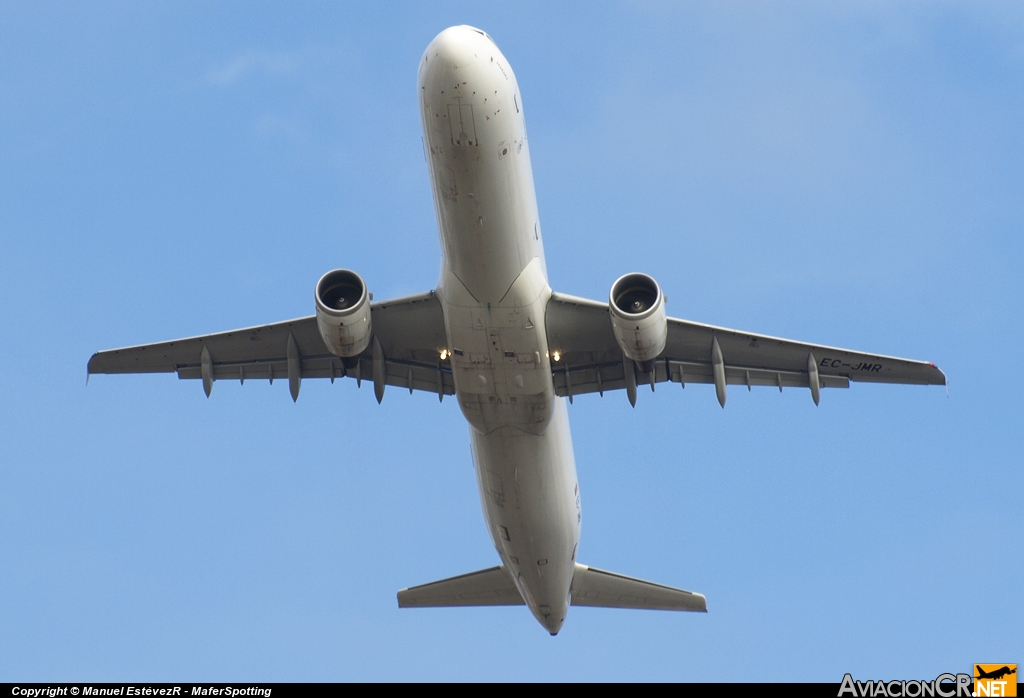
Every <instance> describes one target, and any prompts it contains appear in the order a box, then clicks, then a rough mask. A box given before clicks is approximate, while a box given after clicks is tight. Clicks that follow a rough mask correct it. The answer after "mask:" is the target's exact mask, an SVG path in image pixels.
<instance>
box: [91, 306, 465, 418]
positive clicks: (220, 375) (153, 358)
mask: <svg viewBox="0 0 1024 698" xmlns="http://www.w3.org/2000/svg"><path fill="white" fill-rule="evenodd" d="M370 308H371V324H372V328H373V335H374V337H375V338H376V340H377V342H379V344H380V347H381V354H382V361H383V365H384V369H385V370H384V382H385V384H386V385H394V386H399V387H402V388H407V389H409V391H410V392H412V391H413V390H425V391H430V392H433V393H437V394H438V395H439V396H442V397H443V396H444V395H453V394H454V393H455V384H454V382H453V381H452V375H451V366H450V364H449V363H448V362H446V361H445V362H442V361H440V353H439V351H440V349H442V348H444V347H445V346H446V345H447V340H446V335H445V328H444V314H443V312H442V310H441V304H440V302H439V301H438V300H437V298H436V297H435V296H434V293H433V292H430V293H424V294H420V295H417V296H408V297H406V298H398V299H395V300H392V301H384V302H381V303H373V304H371V306H370ZM372 346H373V343H372V342H371V346H370V347H368V348H367V350H366V351H365V352H364V353H363V355H361V356H359V357H353V358H352V359H342V358H340V357H338V356H335V355H334V354H332V353H331V352H330V351H329V350H328V349H327V346H326V345H325V344H324V341H323V339H322V338H321V337H320V331H319V329H318V328H317V324H316V316H312V315H311V316H309V317H304V318H298V319H295V320H286V321H285V322H278V323H274V324H272V325H261V326H258V327H247V328H244V329H240V330H232V331H230V332H220V333H217V334H209V335H203V336H199V337H189V338H187V339H176V340H173V341H170V342H160V343H157V344H144V345H140V346H136V347H127V348H124V349H111V350H109V351H101V352H98V353H96V354H93V356H92V358H91V359H89V366H88V372H89V374H90V375H91V374H93V373H177V374H178V378H201V379H204V384H205V383H207V381H206V379H205V377H204V375H203V373H204V370H206V371H207V372H208V374H209V384H212V382H213V381H216V380H224V379H232V380H239V381H242V382H243V383H244V382H245V380H246V379H263V380H267V379H269V380H270V381H271V382H273V380H274V379H275V378H278V379H281V380H285V379H288V380H289V382H290V383H291V386H292V397H293V398H296V397H298V382H299V380H301V379H302V378H330V379H331V380H332V381H333V380H334V379H335V378H342V377H345V376H349V377H353V378H356V379H357V380H362V379H363V378H365V379H367V380H372V376H373V351H372ZM204 363H206V366H205V367H204Z"/></svg>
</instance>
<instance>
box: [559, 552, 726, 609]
mask: <svg viewBox="0 0 1024 698" xmlns="http://www.w3.org/2000/svg"><path fill="white" fill-rule="evenodd" d="M572 605H573V606H601V607H604V608H647V609H651V610H654V611H700V612H702V613H707V611H708V604H707V599H705V598H704V595H703V594H696V593H694V592H692V591H683V590H682V589H674V588H672V587H667V586H662V585H661V584H655V583H653V582H645V581H644V580H642V579H634V578H633V577H626V576H623V575H621V574H615V573H614V572H606V571H604V570H599V569H595V568H593V567H587V566H586V565H581V564H579V563H577V564H576V571H575V572H574V573H573V576H572Z"/></svg>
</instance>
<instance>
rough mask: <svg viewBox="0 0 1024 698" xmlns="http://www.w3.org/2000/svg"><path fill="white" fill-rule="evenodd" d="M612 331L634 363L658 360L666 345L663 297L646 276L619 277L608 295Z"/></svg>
mask: <svg viewBox="0 0 1024 698" xmlns="http://www.w3.org/2000/svg"><path fill="white" fill-rule="evenodd" d="M608 308H609V310H610V311H611V317H612V331H613V332H614V333H615V339H616V341H618V343H619V346H620V347H621V348H622V351H623V353H624V354H625V355H626V356H628V357H629V358H631V359H633V361H637V362H643V361H650V360H652V359H656V358H658V356H659V355H660V354H661V352H663V351H665V343H666V342H667V341H668V319H667V318H666V317H665V296H664V295H663V294H662V293H661V287H660V286H658V282H657V281H655V280H654V279H652V278H651V277H649V276H647V274H640V273H632V274H626V275H625V276H621V277H619V279H618V281H616V282H615V283H614V284H612V290H611V293H609V295H608Z"/></svg>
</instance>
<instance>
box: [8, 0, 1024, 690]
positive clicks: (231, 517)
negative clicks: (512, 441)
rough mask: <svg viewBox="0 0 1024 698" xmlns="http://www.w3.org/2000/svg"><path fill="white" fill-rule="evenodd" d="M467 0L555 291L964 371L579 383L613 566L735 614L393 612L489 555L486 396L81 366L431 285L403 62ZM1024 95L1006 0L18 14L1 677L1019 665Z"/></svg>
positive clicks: (894, 674)
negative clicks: (481, 412)
mask: <svg viewBox="0 0 1024 698" xmlns="http://www.w3.org/2000/svg"><path fill="white" fill-rule="evenodd" d="M461 23H469V24H473V25H476V26H479V27H481V28H483V29H485V30H486V31H487V32H488V33H490V34H491V35H492V36H493V37H494V39H495V40H496V41H497V43H498V45H499V46H501V48H502V50H503V52H504V53H505V54H506V56H507V57H508V59H509V60H510V62H511V63H512V66H513V68H514V69H515V71H516V74H517V77H518V79H519V83H520V86H521V89H522V93H523V99H524V107H525V112H526V117H527V126H528V129H529V135H530V141H531V154H532V157H533V163H534V167H535V179H536V183H537V194H538V199H539V204H540V211H541V221H542V225H543V227H544V231H545V241H546V252H547V261H548V269H549V272H550V276H551V283H552V286H553V287H554V288H555V289H556V290H559V291H563V292H567V293H572V294H576V295H582V296H587V297H591V298H597V299H601V298H604V297H606V294H607V292H608V287H609V286H610V285H611V283H612V281H614V279H615V278H617V277H618V276H619V275H621V274H622V273H625V272H627V271H633V270H639V271H644V272H647V273H649V274H652V275H653V276H654V277H655V278H657V279H658V280H659V282H660V283H661V285H662V287H663V288H664V289H665V292H666V293H667V295H668V297H669V299H670V302H669V306H668V309H669V313H670V314H671V315H674V316H677V317H683V318H688V319H692V320H696V321H701V322H709V323H714V324H719V325H725V326H730V327H737V328H743V329H746V330H749V331H754V332H763V333H767V334H773V335H778V336H784V337H791V338H794V339H801V340H806V341H814V342H820V343H826V344H832V345H837V346H845V347H850V348H854V349H859V350H865V351H873V352H878V353H885V354H894V355H899V356H907V357H911V358H917V359H924V360H930V361H934V362H935V363H936V364H938V365H939V366H940V367H941V368H942V369H943V370H944V371H945V372H946V374H947V376H948V378H949V390H948V397H947V394H946V391H944V390H943V389H941V388H919V387H900V386H870V385H855V386H854V387H853V388H851V389H850V390H844V391H840V390H828V391H824V393H823V395H822V401H821V406H820V407H818V408H815V407H814V405H813V403H812V402H811V399H810V397H809V395H808V394H807V393H806V392H805V391H799V390H794V391H787V392H786V393H785V394H782V395H780V394H779V393H778V392H776V391H772V390H759V391H754V392H751V393H748V392H747V391H744V390H737V389H736V388H733V389H732V390H731V392H730V397H729V402H728V406H727V408H726V409H725V410H722V409H720V408H719V407H718V404H717V402H716V400H715V397H714V391H713V388H711V387H710V386H689V387H687V388H686V389H685V391H683V390H679V388H678V386H671V387H670V386H664V387H659V389H658V391H657V392H656V393H655V394H653V395H652V394H650V393H649V392H643V391H642V392H641V394H640V396H639V400H638V404H637V407H636V409H635V410H631V409H630V408H629V405H628V403H627V401H626V399H625V396H624V395H619V394H610V395H608V396H606V397H605V398H604V399H601V398H599V397H597V396H596V395H595V396H585V397H583V398H580V399H578V400H576V402H575V404H574V405H573V406H572V407H571V408H570V420H571V423H572V428H573V436H574V444H575V450H576V458H577V467H578V470H579V477H580V488H581V493H582V499H583V538H582V542H581V546H580V553H579V556H580V559H581V561H583V562H585V563H587V564H590V565H593V566H597V567H603V568H606V569H611V570H615V571H618V572H622V573H625V574H630V575H635V576H640V577H644V578H648V579H652V580H655V581H659V582H662V583H665V584H671V585H676V586H681V587H683V588H687V589H693V590H697V591H700V592H703V593H704V594H706V595H707V598H708V607H709V613H708V614H707V615H706V616H705V615H686V614H671V613H645V612H632V611H616V610H604V609H588V608H576V609H572V610H571V611H570V615H569V617H568V619H567V621H566V625H565V627H564V629H563V630H562V632H561V633H560V634H559V636H558V637H557V638H551V637H549V636H548V635H547V633H546V632H544V630H543V629H542V628H541V627H540V626H539V625H538V624H537V623H536V621H535V620H534V619H533V618H532V617H531V616H530V614H529V613H528V612H527V611H526V610H525V609H522V608H499V609H456V610H403V611H399V609H398V608H397V605H396V602H395V591H396V590H397V589H399V588H401V587H405V586H410V585H413V584H418V583H423V582H426V581H430V580H434V579H438V578H441V577H446V576H450V575H455V574H460V573H463V572H467V571H471V570H474V569H479V568H482V567H487V566H490V565H493V564H495V563H496V561H497V556H496V555H495V553H494V551H493V549H492V547H491V545H490V543H489V540H488V538H487V534H486V531H485V528H484V525H483V521H482V516H481V513H480V507H479V502H478V499H477V493H476V484H475V481H474V477H473V472H472V469H471V465H470V454H469V446H468V435H467V427H466V425H465V423H464V421H463V420H462V418H461V415H460V414H459V412H458V408H457V406H456V405H455V402H454V401H450V400H449V401H445V403H444V404H442V405H438V404H437V400H436V398H435V397H433V396H431V395H419V394H418V395H414V396H411V397H410V396H409V395H408V394H401V392H400V391H394V390H392V391H389V392H388V394H387V395H386V397H385V400H384V403H383V405H381V406H378V405H377V404H376V403H375V401H374V399H373V396H372V391H369V390H367V389H366V388H365V386H364V389H362V390H357V389H356V387H355V385H352V384H350V383H348V382H340V383H338V384H335V385H333V386H332V385H331V384H330V383H328V382H316V381H312V380H310V381H306V382H305V383H304V384H303V387H302V395H301V397H300V399H299V401H298V403H297V404H292V401H291V399H290V398H289V396H288V391H287V385H286V384H284V383H282V382H277V383H275V384H274V385H273V386H269V385H267V384H266V383H259V382H249V383H247V384H246V385H245V386H239V385H237V384H232V383H218V384H217V385H216V386H215V389H214V392H213V396H212V398H211V399H209V400H207V399H206V398H205V397H204V396H203V393H202V387H201V385H200V384H199V382H198V381H195V382H194V381H179V380H177V379H176V378H174V377H173V376H171V375H159V376H124V377H111V376H97V377H94V378H93V379H92V380H91V381H90V384H89V385H88V387H87V386H86V383H85V364H86V361H87V359H88V358H89V356H90V355H91V354H92V353H93V352H94V351H97V350H99V349H105V348H112V347H116V346H124V345H129V344H137V343H143V342H151V341H160V340H164V339H171V338H175V337H180V336H188V335H194V334H200V333H207V332H215V331H220V330H226V329H231V328H235V327H242V326H247V325H254V324H260V323H265V322H272V321H277V320H282V319H286V318H291V317H296V316H301V315H307V314H310V313H311V312H312V310H313V299H312V296H313V285H314V283H315V282H316V279H317V278H318V277H319V275H320V274H322V273H323V272H324V271H326V270H328V269H331V268H335V267H342V266H343V267H348V268H352V269H356V270H358V271H359V273H360V274H362V275H363V277H364V278H365V279H366V280H367V282H368V284H369V286H370V289H371V290H372V291H373V292H374V294H375V296H376V297H377V298H379V299H380V298H386V297H389V296H396V295H403V294H406V293H414V292H419V291H423V290H427V289H429V288H432V287H433V286H434V284H435V283H436V279H437V273H438V267H439V249H438V243H437V234H436V229H435V218H434V214H433V208H432V202H431V199H430V190H429V186H428V181H427V173H426V166H425V164H424V162H423V155H422V149H421V145H420V131H419V122H418V115H417V110H416V102H415V99H416V98H415V76H416V68H417V64H418V61H419V58H420V56H421V54H422V51H423V49H424V48H425V47H426V45H427V43H428V42H429V41H430V39H431V38H433V36H434V35H435V34H437V33H438V32H439V31H441V30H442V29H443V28H445V27H446V26H449V25H452V24H461ZM1022 88H1024V11H1022V10H1021V7H1020V6H1019V5H1017V4H1014V3H971V4H970V5H967V4H958V3H857V4H849V5H843V6H839V7H834V6H832V4H826V3H749V4H747V3H732V4H711V3H700V4H697V3H687V4H682V3H600V4H595V3H586V4H563V5H556V6H552V5H551V4H550V3H514V4H511V3H510V4H503V3H494V4H489V5H479V4H471V3H440V4H438V3H418V2H417V3H405V4H389V5H388V6H387V7H386V8H385V7H380V8H379V7H378V6H377V4H372V3H371V4H367V3H361V4H358V5H356V4H353V5H345V4H341V3H322V4H302V5H298V6H297V5H296V4H295V3H262V4H252V3H228V2H224V3H216V4H210V3H190V4H182V3H142V4H140V3H123V4H120V3H88V4H69V3H56V4H53V3H44V2H31V3H28V2H24V3H23V2H16V3H10V2H8V3H4V4H2V5H0V134H2V135H0V323H2V324H0V326H2V327H3V333H2V336H3V338H4V341H3V342H0V365H2V366H4V367H5V371H4V381H3V387H2V388H0V502H2V505H0V628H2V629H3V630H2V632H0V680H4V681H12V680H19V681H25V680H37V681H43V680H72V679H78V680H209V681H213V680H233V681H237V680H243V679H244V680H266V681H269V680H352V679H369V680H382V679H394V680H406V679H427V680H430V679H455V680H458V679H476V680H481V679H483V680H487V679H505V680H518V679H533V680H648V679H649V680H703V681H717V680H721V679H736V680H747V681H751V680H755V681H756V680H796V681H802V680H814V681H839V680H840V679H841V678H842V675H843V673H845V672H852V673H853V674H854V675H855V676H856V677H857V678H864V679H866V678H886V679H888V678H908V679H910V678H933V677H934V676H935V675H937V674H938V673H940V672H944V671H966V670H968V669H969V667H970V664H972V663H974V662H1024V641H1022V639H1021V637H1022V636H1021V634H1020V630H1019V629H1020V627H1021V626H1022V625H1024V611H1022V601H1021V593H1020V590H1021V589H1022V588H1024V557H1022V550H1024V545H1022V544H1024V517H1022V514H1021V509H1020V506H1019V501H1020V493H1021V490H1022V484H1024V474H1022V471H1024V468H1022V455H1021V454H1022V445H1024V443H1022V442H1024V429H1022V423H1024V409H1022V399H1024V398H1022V394H1024V378H1022V376H1021V372H1020V371H1019V370H1018V369H1017V364H1018V363H1019V359H1018V357H1017V356H1016V354H1015V352H1016V351H1017V350H1018V349H1019V348H1020V347H1021V346H1022V344H1024V332H1022V322H1021V318H1022V315H1024V312H1022V311H1024V307H1022V305H1024V304H1022V299H1024V293H1022V291H1024V283H1022V278H1021V269H1022V262H1024V242H1022V235H1021V233H1022V222H1024V196H1022V192H1024V129H1022V128H1021V125H1022V123H1024V89H1022ZM673 387H674V389H673ZM1014 628H1016V630H1014Z"/></svg>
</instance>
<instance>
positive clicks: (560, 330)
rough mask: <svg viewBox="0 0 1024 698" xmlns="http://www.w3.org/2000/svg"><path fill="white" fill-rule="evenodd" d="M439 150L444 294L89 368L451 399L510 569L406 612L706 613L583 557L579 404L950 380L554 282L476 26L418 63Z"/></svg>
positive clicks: (629, 279) (518, 129)
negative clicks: (574, 409) (365, 386)
mask: <svg viewBox="0 0 1024 698" xmlns="http://www.w3.org/2000/svg"><path fill="white" fill-rule="evenodd" d="M417 92H418V95H417V97H418V102H419V109H420V117H421V121H422V129H423V147H424V156H425V159H426V161H427V166H428V170H429V175H430V182H431V186H432V189H433V199H434V207H435V212H436V216H437V225H438V232H439V236H440V241H441V272H440V278H439V280H438V283H437V287H436V288H435V289H434V290H432V291H428V292H426V293H422V294H419V295H414V296H409V297H404V298H397V299H394V300H386V301H379V302H373V296H372V294H370V293H369V291H368V289H367V284H366V282H365V281H364V280H363V278H362V277H360V276H359V275H358V274H357V273H356V272H354V271H351V270H348V269H335V270H333V271H329V272H327V273H326V274H324V275H323V276H322V277H321V278H320V279H319V281H318V282H317V283H316V287H315V292H314V300H315V309H316V312H315V314H314V315H311V316H308V317H302V318H298V319H295V320H288V321H285V322H278V323H274V324H270V325H263V326H259V327H250V328H245V329H240V330H234V331H230V332H223V333H219V334H212V335H206V336H199V337H191V338H187V339H180V340H175V341H170V342H163V343H158V344H148V345H142V346H135V347H128V348H124V349H115V350H110V351H102V352H99V353H97V354H94V355H93V356H92V358H91V359H90V360H89V364H88V373H89V374H94V373H105V374H114V373H159V372H167V373H177V374H178V378H182V379H197V380H201V381H202V385H203V390H204V391H205V393H206V395H207V397H209V396H210V392H211V390H212V387H213V384H214V382H216V381H221V380H238V381H239V382H241V383H244V382H245V380H246V379H250V380H263V379H267V380H269V381H270V382H271V383H272V382H273V381H274V379H275V378H278V379H280V380H282V381H284V380H287V381H288V386H289V390H290V393H291V397H292V399H293V400H297V399H298V397H299V388H300V385H301V381H302V380H303V379H312V378H329V379H330V380H331V382H332V383H333V382H334V380H335V379H340V378H353V379H355V381H356V384H357V386H359V385H361V384H362V382H363V381H364V380H365V381H369V382H372V383H373V392H374V395H375V397H376V399H377V402H378V403H380V402H381V401H382V400H383V398H384V394H385V389H386V388H388V387H391V388H394V389H408V390H409V392H410V393H412V392H414V391H425V392H431V393H436V394H437V397H438V400H444V398H445V397H446V396H450V395H454V396H455V399H456V400H457V401H458V404H459V407H460V409H461V411H462V413H463V415H464V416H465V418H466V420H467V421H468V423H469V425H470V430H469V431H470V441H471V447H472V458H473V465H474V468H475V471H476V477H477V483H478V486H479V494H480V500H481V503H482V507H483V511H484V516H485V519H486V523H487V528H488V532H489V533H490V537H491V540H492V542H493V544H494V547H495V549H496V550H497V552H498V557H499V558H500V564H499V565H497V566H495V567H491V568H489V569H485V570H480V571H477V572H471V573H469V574H464V575H461V576H457V577H452V578H449V579H444V580H441V581H437V582H432V583H429V584H423V585H420V586H413V587H410V588H407V589H402V590H401V591H399V592H398V605H399V607H402V608H409V607H445V606H502V605H525V606H527V607H528V608H529V610H530V611H531V612H532V614H533V615H534V617H535V618H536V619H537V621H539V623H540V624H541V625H542V626H543V627H544V628H545V629H546V630H547V631H548V632H549V633H551V634H552V635H555V634H557V633H558V631H559V630H560V629H561V627H562V625H563V623H564V621H565V618H566V614H567V611H568V608H569V606H570V605H574V606H599V607H615V608H634V609H660V610H675V611H697V612H706V611H707V602H706V599H705V597H704V596H703V595H702V594H699V593H694V592H690V591H685V590H682V589H677V588H674V587H669V586H664V585H661V584H655V583H652V582H648V581H644V580H640V579H636V578H633V577H628V576H625V575H620V574H616V573H613V572H608V571H605V570H601V569H597V568H593V567H589V566H587V565H583V564H581V563H579V562H578V561H577V559H576V552H577V546H578V544H579V539H580V524H581V518H582V515H581V509H580V497H579V486H578V482H577V478H576V464H575V460H574V456H573V447H572V440H571V437H570V433H569V418H568V410H567V403H572V401H573V399H574V398H576V397H579V396H581V395H585V394H588V393H595V392H596V393H599V394H600V395H601V396H603V395H604V393H606V392H617V391H624V392H625V394H626V397H627V399H628V401H629V403H630V405H634V406H635V404H636V400H637V391H638V389H639V387H641V386H644V385H650V387H651V389H652V390H653V389H654V386H655V385H656V384H657V383H664V382H673V383H678V384H680V385H681V386H683V387H685V385H686V384H687V383H706V384H713V385H714V386H715V392H716V395H717V398H718V402H719V403H720V404H721V406H722V407H723V408H724V407H725V402H726V390H727V387H728V386H730V385H745V386H746V387H747V388H748V389H751V388H752V387H753V386H769V387H777V388H778V389H779V390H780V391H782V389H783V388H792V387H797V388H802V389H809V390H810V394H811V397H812V399H813V400H814V403H815V404H818V402H819V400H820V394H821V389H822V388H848V387H849V385H850V383H851V382H866V383H904V384H918V385H945V382H946V379H945V376H944V375H943V373H942V372H941V371H940V370H939V369H938V368H937V367H936V366H935V365H934V364H931V363H925V362H921V361H911V360H907V359H899V358H893V357H889V356H881V355H874V354H865V353H860V352H855V351H850V350H846V349H837V348H833V347H827V346H821V345H817V344H806V343H803V342H797V341H791V340H787V339H779V338H776V337H771V336H767V335H761V334H754V333H750V332H745V331H739V330H733V329H727V328H723V327H715V326H712V325H705V324H700V323H696V322H690V321H687V320H680V319H675V318H669V317H667V315H666V312H665V296H664V294H663V293H662V290H661V287H660V286H659V285H658V283H657V282H656V281H655V280H654V279H653V278H652V277H650V276H648V275H646V274H643V273H638V272H632V273H628V274H625V275H623V276H621V277H620V278H619V279H617V280H616V281H615V282H614V283H613V284H612V285H611V290H610V292H609V296H608V300H607V302H603V301H593V300H587V299H584V298H577V297H574V296H569V295H564V294H561V293H556V292H554V291H552V289H551V287H550V285H549V284H548V274H547V266H546V262H545V258H544V249H543V240H542V236H541V226H540V219H539V216H538V211H537V199H536V195H535V191H534V182H533V172H532V168H531V164H530V148H529V139H528V138H527V132H526V122H525V118H524V112H523V97H522V93H521V92H520V90H519V85H518V83H517V81H516V76H515V73H514V72H513V71H512V68H511V66H510V65H509V62H508V60H507V59H506V58H505V56H504V54H502V52H501V51H500V50H499V49H498V46H497V45H496V44H495V43H494V41H493V40H492V39H491V37H490V36H488V35H487V34H486V33H485V32H483V31H481V30H480V29H476V28H474V27H469V26H456V27H450V28H448V29H445V30H444V31H442V32H441V33H440V34H438V35H437V37H435V38H434V40H433V41H431V42H430V44H429V45H428V46H427V49H426V51H425V52H424V54H423V57H422V60H421V61H420V65H419V74H418V81H417Z"/></svg>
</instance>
